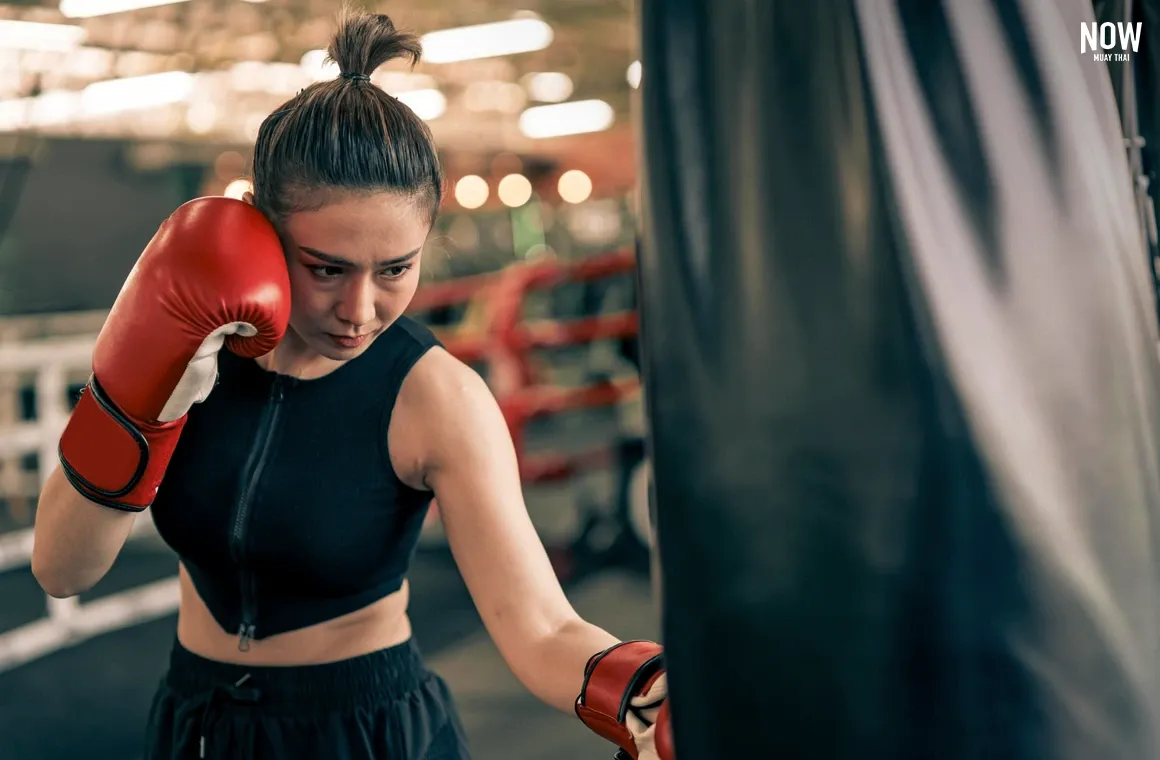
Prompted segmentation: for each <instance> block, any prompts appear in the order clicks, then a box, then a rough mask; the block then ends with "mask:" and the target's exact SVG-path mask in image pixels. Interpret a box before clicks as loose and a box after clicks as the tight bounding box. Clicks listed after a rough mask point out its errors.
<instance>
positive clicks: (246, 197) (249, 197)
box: [242, 190, 254, 206]
mask: <svg viewBox="0 0 1160 760" xmlns="http://www.w3.org/2000/svg"><path fill="white" fill-rule="evenodd" d="M242 200H243V201H245V202H246V203H248V204H250V205H251V206H253V205H254V194H253V193H252V192H251V191H249V190H247V191H246V192H244V193H242Z"/></svg>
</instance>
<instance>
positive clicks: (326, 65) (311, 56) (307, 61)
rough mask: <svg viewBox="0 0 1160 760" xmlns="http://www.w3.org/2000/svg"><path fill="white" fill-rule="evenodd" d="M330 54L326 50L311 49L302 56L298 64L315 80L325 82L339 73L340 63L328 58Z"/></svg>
mask: <svg viewBox="0 0 1160 760" xmlns="http://www.w3.org/2000/svg"><path fill="white" fill-rule="evenodd" d="M329 55H330V54H329V53H327V52H326V51H325V50H311V51H309V52H308V53H306V55H304V56H302V60H301V61H299V62H298V65H299V66H301V67H302V70H303V71H305V72H306V73H307V74H308V75H309V76H310V78H311V79H313V80H314V81H315V82H324V81H326V80H327V79H334V78H335V77H336V76H338V75H339V73H341V72H339V70H338V64H337V63H335V62H334V61H331V60H328V58H327V56H329Z"/></svg>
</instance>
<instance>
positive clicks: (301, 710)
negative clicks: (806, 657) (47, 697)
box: [145, 642, 470, 760]
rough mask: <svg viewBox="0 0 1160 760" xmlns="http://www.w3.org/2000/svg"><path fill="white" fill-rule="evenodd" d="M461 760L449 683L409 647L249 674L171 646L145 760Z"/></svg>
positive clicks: (463, 752)
mask: <svg viewBox="0 0 1160 760" xmlns="http://www.w3.org/2000/svg"><path fill="white" fill-rule="evenodd" d="M200 757H204V758H207V760H223V759H224V758H229V759H230V760H233V759H234V758H237V759H238V760H242V759H243V758H244V759H245V760H322V759H323V758H325V759H326V760H356V759H357V760H387V759H388V758H389V759H390V760H467V758H469V757H470V755H469V754H468V750H467V740H466V736H465V734H464V732H463V727H462V725H461V724H460V721H459V716H458V714H457V713H456V710H455V705H454V702H453V700H452V697H451V693H450V691H449V690H448V688H447V684H446V683H444V682H443V679H441V678H440V677H439V676H437V675H435V674H434V673H432V672H431V671H429V670H427V668H426V667H425V666H424V665H423V661H422V658H421V656H420V654H419V651H418V650H417V648H416V647H415V645H414V644H413V643H411V642H408V643H405V644H400V645H399V646H395V647H391V648H389V649H383V650H380V651H378V652H372V653H371V654H367V655H363V656H360V657H354V658H351V659H349V660H343V661H341V662H336V663H329V664H325V665H309V666H302V667H247V666H243V665H230V664H226V663H221V662H215V661H213V660H207V659H205V658H203V657H199V656H197V655H195V654H193V653H192V652H190V651H188V650H187V649H185V648H184V647H182V646H181V645H180V644H177V643H175V644H174V647H173V651H172V653H171V654H170V662H169V672H168V673H167V674H166V675H165V677H164V678H163V679H162V681H161V686H160V688H159V689H158V690H157V694H156V695H155V696H154V698H153V706H152V708H151V709H150V711H149V723H148V728H147V733H146V746H145V760H179V759H180V760H187V759H188V760H193V759H195V758H200Z"/></svg>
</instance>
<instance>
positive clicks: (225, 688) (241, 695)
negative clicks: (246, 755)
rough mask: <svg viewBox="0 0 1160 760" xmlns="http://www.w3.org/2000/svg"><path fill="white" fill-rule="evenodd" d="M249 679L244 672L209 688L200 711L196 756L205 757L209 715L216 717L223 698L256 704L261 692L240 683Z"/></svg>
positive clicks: (240, 702) (248, 675) (246, 703)
mask: <svg viewBox="0 0 1160 760" xmlns="http://www.w3.org/2000/svg"><path fill="white" fill-rule="evenodd" d="M248 680H250V674H249V673H246V674H245V675H244V676H242V677H241V678H239V679H238V680H237V682H236V683H233V684H219V685H217V686H215V687H213V688H212V689H210V691H209V694H208V695H207V697H206V702H205V709H204V710H203V711H202V713H201V727H200V730H199V734H200V735H199V736H198V740H197V753H198V754H197V756H198V757H199V758H203V760H204V758H205V745H206V741H205V737H206V734H207V729H208V728H209V722H210V718H211V716H213V717H217V712H218V708H219V707H220V706H221V704H222V701H223V700H227V701H231V702H235V703H238V704H244V705H252V704H256V703H257V701H258V699H259V698H261V696H262V693H261V692H260V691H258V690H257V689H255V688H254V687H249V688H243V687H242V684H244V683H245V682H246V681H248Z"/></svg>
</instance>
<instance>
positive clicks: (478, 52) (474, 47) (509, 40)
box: [422, 18, 554, 63]
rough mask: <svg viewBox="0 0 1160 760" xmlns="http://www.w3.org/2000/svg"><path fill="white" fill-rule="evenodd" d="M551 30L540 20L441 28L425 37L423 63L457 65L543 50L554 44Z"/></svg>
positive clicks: (519, 19)
mask: <svg viewBox="0 0 1160 760" xmlns="http://www.w3.org/2000/svg"><path fill="white" fill-rule="evenodd" d="M553 38H554V35H553V33H552V27H550V26H548V25H547V24H546V23H545V22H543V21H542V20H540V19H538V18H517V19H512V20H511V21H496V22H494V23H491V24H478V25H476V26H462V27H458V28H456V29H441V30H440V31H437V32H430V33H428V34H425V35H423V38H422V42H423V60H424V61H426V62H428V63H455V62H457V61H472V60H476V59H478V58H494V57H496V56H501V55H515V54H517V53H530V52H532V51H534V50H543V49H544V48H546V47H548V45H551V44H552V39H553Z"/></svg>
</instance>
